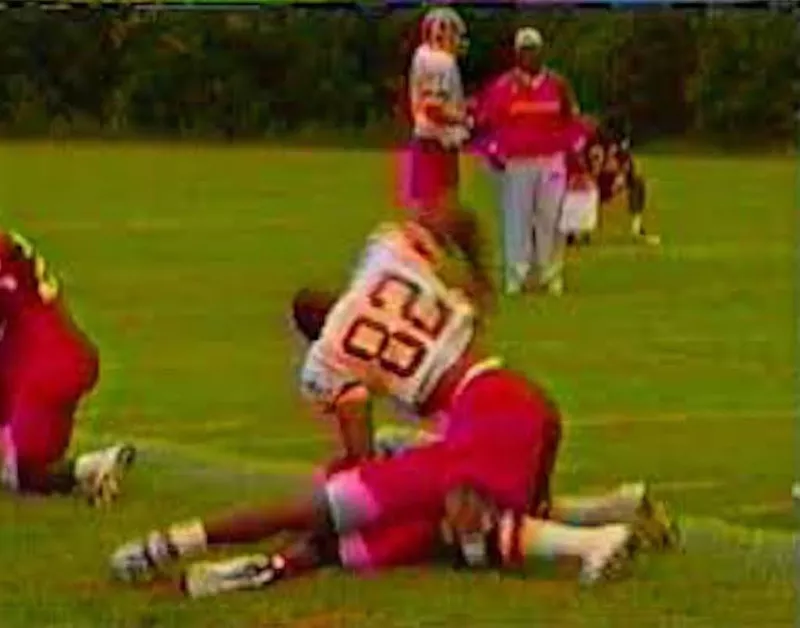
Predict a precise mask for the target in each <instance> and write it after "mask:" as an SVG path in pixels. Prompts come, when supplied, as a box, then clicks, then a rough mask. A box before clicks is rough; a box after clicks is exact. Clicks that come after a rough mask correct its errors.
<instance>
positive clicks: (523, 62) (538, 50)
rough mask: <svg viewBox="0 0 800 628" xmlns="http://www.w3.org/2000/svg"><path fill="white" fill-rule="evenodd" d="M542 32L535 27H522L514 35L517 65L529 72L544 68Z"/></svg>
mask: <svg viewBox="0 0 800 628" xmlns="http://www.w3.org/2000/svg"><path fill="white" fill-rule="evenodd" d="M543 46H544V40H543V39H542V34H541V33H540V32H539V31H537V30H536V29H535V28H530V27H525V28H520V29H519V30H518V31H517V33H516V35H514V53H515V56H516V63H517V67H518V68H520V69H522V70H525V71H527V72H533V73H535V72H538V71H539V70H540V69H541V68H542V47H543Z"/></svg>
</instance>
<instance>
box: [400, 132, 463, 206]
mask: <svg viewBox="0 0 800 628" xmlns="http://www.w3.org/2000/svg"><path fill="white" fill-rule="evenodd" d="M409 156H410V164H409V177H410V184H409V205H410V209H411V211H412V212H413V214H414V215H416V216H421V215H425V214H427V213H430V212H434V213H435V212H446V211H450V210H452V209H456V208H458V207H459V199H458V197H459V194H458V186H459V176H460V172H459V155H458V152H457V151H455V150H447V149H445V148H443V147H441V146H440V145H438V143H436V142H433V141H426V140H414V141H413V142H412V143H411V148H410V151H409Z"/></svg>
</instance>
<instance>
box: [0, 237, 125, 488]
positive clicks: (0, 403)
mask: <svg viewBox="0 0 800 628" xmlns="http://www.w3.org/2000/svg"><path fill="white" fill-rule="evenodd" d="M0 321H1V324H2V338H0V461H1V462H2V484H3V485H4V486H5V487H6V488H7V489H10V490H12V491H15V492H19V493H39V494H54V493H55V494H67V493H72V492H73V491H75V490H77V491H79V492H80V493H82V494H83V495H84V496H85V497H86V498H87V499H88V500H89V501H90V502H91V503H95V504H99V503H105V502H109V501H111V500H113V499H114V498H115V497H116V496H117V494H118V492H119V482H120V480H121V476H122V474H123V472H124V471H125V470H126V469H127V467H128V466H129V465H130V464H131V463H132V462H133V459H134V456H135V451H134V449H133V448H132V447H131V446H129V445H116V446H114V447H110V448H108V449H104V450H101V451H96V452H90V453H86V454H83V455H79V456H77V457H75V458H65V457H64V454H65V452H66V451H67V448H68V447H69V442H70V439H71V435H72V430H73V422H74V414H75V411H76V409H77V407H78V405H79V403H80V401H81V399H83V397H84V396H85V395H87V394H88V393H89V392H90V391H91V390H92V389H93V388H94V386H95V384H96V382H97V378H98V353H97V349H96V348H95V346H94V345H93V344H92V343H91V341H90V340H89V339H88V338H87V337H86V335H85V334H84V333H83V332H82V331H81V330H80V329H79V328H78V326H77V325H76V324H75V322H74V321H73V320H72V317H71V316H70V315H69V312H68V311H67V309H66V306H65V304H64V302H63V299H62V297H61V289H60V286H59V283H58V281H57V279H56V278H55V277H54V276H53V275H52V274H51V273H50V271H49V269H48V267H47V265H46V263H45V261H44V260H43V258H42V257H41V256H40V255H39V254H38V253H37V252H36V251H35V250H34V248H33V246H31V244H30V243H29V242H28V241H27V240H25V238H23V237H22V236H20V235H19V234H17V233H13V232H0Z"/></svg>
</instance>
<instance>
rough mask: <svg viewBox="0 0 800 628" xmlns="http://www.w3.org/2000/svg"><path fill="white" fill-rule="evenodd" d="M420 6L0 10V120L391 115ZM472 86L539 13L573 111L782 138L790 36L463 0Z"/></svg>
mask: <svg viewBox="0 0 800 628" xmlns="http://www.w3.org/2000/svg"><path fill="white" fill-rule="evenodd" d="M422 12H423V10H422V9H420V8H408V9H394V10H387V9H367V8H365V7H358V6H353V7H351V8H335V9H333V8H328V9H323V8H319V9H301V8H292V7H281V8H269V9H267V8H262V9H261V10H252V11H244V12H241V11H240V12H232V11H228V12H221V11H207V12H198V11H191V12H190V11H178V10H150V11H145V10H138V11H134V10H127V11H125V10H121V9H117V10H112V9H108V8H103V9H99V8H98V9H83V10H81V9H70V10H68V11H42V10H27V9H18V10H7V11H4V12H0V134H2V135H5V136H7V137H8V136H12V137H38V136H90V137H92V136H101V137H111V136H121V137H130V136H144V137H149V136H153V137H165V136H166V137H178V136H180V137H193V138H217V137H222V138H237V139H245V138H263V137H276V136H286V135H298V134H299V135H305V136H306V137H309V138H321V137H323V136H326V135H328V136H330V135H331V134H333V135H335V136H342V137H344V136H349V137H351V138H364V137H369V138H372V140H374V141H389V140H393V139H396V138H398V137H400V136H401V135H402V133H404V131H405V128H404V124H403V123H402V121H403V119H404V113H405V111H404V109H405V107H404V102H405V101H404V98H403V94H404V90H405V73H406V70H407V67H408V62H409V59H410V55H411V52H412V51H413V47H414V46H415V45H416V43H417V40H416V37H417V31H418V21H419V18H420V16H421V15H422ZM461 12H462V15H463V16H464V18H465V19H466V21H467V23H468V25H469V30H470V49H469V53H468V55H467V57H466V58H465V59H464V61H463V70H464V75H465V82H466V85H467V88H468V89H472V88H475V87H476V86H478V85H480V83H481V82H482V81H484V80H486V79H487V78H488V77H489V76H491V74H492V73H493V72H497V71H499V70H502V69H503V68H504V67H505V66H506V65H507V64H508V62H509V59H510V43H511V40H512V37H513V32H514V30H515V29H516V28H517V27H519V26H522V25H532V26H535V27H537V28H539V30H540V31H542V33H543V35H544V36H545V39H546V42H547V56H548V63H549V64H550V65H551V66H553V67H555V68H556V69H558V70H559V71H561V72H562V73H564V74H565V75H566V76H568V77H569V78H570V79H571V80H572V82H573V84H574V86H575V88H576V91H577V93H578V96H579V98H580V100H581V102H582V104H583V107H584V109H585V110H586V111H588V112H591V113H594V114H597V115H600V116H606V115H614V116H615V117H621V118H622V119H625V120H627V122H628V124H629V125H630V127H631V129H632V132H633V137H634V139H635V140H637V141H639V142H646V141H649V140H658V139H670V138H691V139H699V140H702V141H704V142H710V143H715V144H722V145H733V144H751V145H770V146H776V145H777V146H790V145H791V144H792V142H793V140H794V137H795V132H796V131H795V124H796V117H795V116H796V113H795V105H796V102H797V96H796V94H797V92H796V90H797V88H798V84H797V82H796V76H797V69H798V68H797V63H798V61H797V59H798V46H797V40H796V25H795V19H794V17H793V16H792V15H790V14H787V13H779V12H777V11H768V10H741V9H740V10H736V9H728V10H726V9H711V10H708V9H695V10H682V11H675V10H673V11H669V10H657V9H654V10H646V9H638V10H636V11H632V10H613V11H610V10H599V9H595V10H589V9H582V10H577V9H573V10H569V9H563V8H562V9H555V10H554V9H538V10H536V9H532V8H528V9H517V8H513V7H507V8H491V9H490V8H465V9H463V11H461Z"/></svg>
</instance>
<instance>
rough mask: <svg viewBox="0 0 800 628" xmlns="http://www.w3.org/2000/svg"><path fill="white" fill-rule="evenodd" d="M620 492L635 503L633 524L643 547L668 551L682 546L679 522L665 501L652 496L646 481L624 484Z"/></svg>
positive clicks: (621, 495)
mask: <svg viewBox="0 0 800 628" xmlns="http://www.w3.org/2000/svg"><path fill="white" fill-rule="evenodd" d="M619 494H620V497H623V498H625V499H627V500H629V501H630V503H632V504H635V507H634V520H633V526H634V531H635V533H636V536H637V537H638V539H639V542H640V544H641V548H642V549H650V550H656V551H666V550H671V549H675V548H677V547H679V546H680V530H679V528H678V525H677V523H676V522H675V521H674V520H673V519H672V517H671V516H670V514H669V512H668V511H667V507H666V505H665V504H664V502H661V501H656V500H654V499H653V498H652V496H651V495H650V487H649V486H648V485H647V484H646V483H645V482H638V483H636V484H624V485H623V486H621V487H620V489H619Z"/></svg>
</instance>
